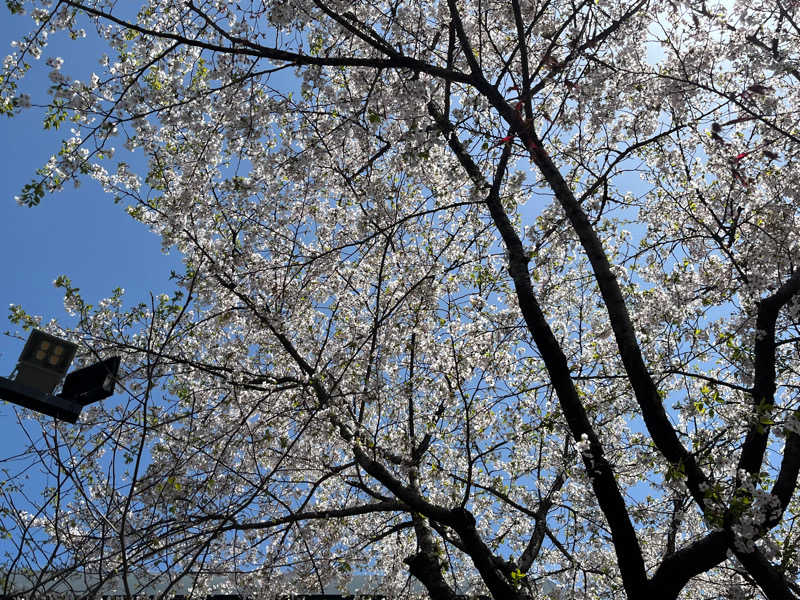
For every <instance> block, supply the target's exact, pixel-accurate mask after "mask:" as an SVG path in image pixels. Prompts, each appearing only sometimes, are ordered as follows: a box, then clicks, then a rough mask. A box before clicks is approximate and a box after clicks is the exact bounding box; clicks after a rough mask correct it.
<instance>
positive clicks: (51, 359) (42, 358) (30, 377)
mask: <svg viewBox="0 0 800 600" xmlns="http://www.w3.org/2000/svg"><path fill="white" fill-rule="evenodd" d="M77 350H78V346H77V345H76V344H73V343H72V342H68V341H67V340H62V339H61V338H57V337H55V336H54V335H50V334H49V333H45V332H44V331H41V330H39V329H34V330H33V331H32V332H31V335H30V337H29V338H28V341H27V342H25V347H24V348H23V349H22V354H20V355H19V361H18V362H17V376H16V377H15V379H14V381H16V382H17V383H21V384H23V385H26V386H28V387H31V388H33V389H35V390H38V391H39V392H41V393H43V394H50V393H52V392H53V390H54V389H55V387H56V386H57V385H58V384H59V383H60V382H61V380H62V379H63V378H64V375H65V374H66V373H67V369H69V366H70V364H71V363H72V359H73V358H75V352H77Z"/></svg>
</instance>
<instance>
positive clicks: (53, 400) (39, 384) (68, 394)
mask: <svg viewBox="0 0 800 600" xmlns="http://www.w3.org/2000/svg"><path fill="white" fill-rule="evenodd" d="M77 350H78V346H76V345H75V344H73V343H72V342H68V341H67V340H62V339H61V338H57V337H55V336H53V335H50V334H49V333H45V332H44V331H40V330H38V329H34V330H33V331H32V332H31V335H30V337H29V338H28V341H27V342H25V347H24V348H23V349H22V353H21V354H20V356H19V361H18V362H17V368H16V369H15V373H16V376H15V377H14V375H13V374H12V377H13V379H12V378H6V377H0V399H3V400H8V401H9V402H13V403H14V404H17V405H19V406H24V407H25V408H30V409H32V410H35V411H37V412H40V413H43V414H45V415H49V416H51V417H55V418H56V419H61V420H62V421H68V422H69V423H75V422H77V420H78V417H79V416H80V413H81V409H83V407H84V406H87V405H88V404H91V403H92V402H97V401H98V400H102V399H104V398H108V397H109V396H110V395H111V394H113V393H114V383H115V381H116V378H117V371H118V370H119V364H120V358H119V356H114V357H111V358H108V359H106V360H103V361H100V362H98V363H95V364H93V365H89V366H88V367H84V368H82V369H78V370H77V371H73V372H72V373H70V374H68V375H66V374H67V370H68V369H69V366H70V364H71V363H72V359H73V358H75V353H76V352H77ZM64 375H66V379H65V380H64V386H63V388H62V390H61V392H60V393H59V394H56V395H53V390H54V389H55V388H56V386H57V385H58V384H59V383H60V382H61V380H62V379H64Z"/></svg>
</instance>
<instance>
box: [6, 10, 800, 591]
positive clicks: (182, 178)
mask: <svg viewBox="0 0 800 600" xmlns="http://www.w3.org/2000/svg"><path fill="white" fill-rule="evenodd" d="M7 5H8V7H9V9H10V11H11V12H12V13H24V14H27V15H30V17H32V19H33V24H34V26H33V29H32V30H31V33H30V34H29V35H28V36H26V37H25V38H24V39H22V40H19V41H18V42H17V43H16V46H15V49H14V53H13V54H11V55H10V56H8V57H7V58H6V59H5V62H4V70H3V76H2V77H3V79H2V83H1V84H0V85H1V86H2V87H1V88H0V90H2V91H1V92H0V93H2V110H3V111H4V112H6V113H7V114H9V115H14V114H17V113H18V112H20V111H22V110H26V109H27V110H33V109H31V108H29V107H30V106H31V104H32V103H33V104H36V100H35V97H33V96H31V95H29V94H28V93H25V92H24V91H23V90H24V89H25V87H24V85H25V81H24V79H23V75H24V74H25V72H26V71H27V70H28V68H29V65H30V64H33V60H34V59H38V58H40V57H42V58H43V59H45V60H46V63H47V65H48V66H49V67H50V68H51V69H52V71H51V73H50V79H51V81H52V88H51V90H50V92H51V97H50V100H49V102H48V103H47V105H46V106H45V107H44V119H45V124H46V125H47V126H50V127H57V126H61V127H62V128H63V129H67V128H69V133H68V134H67V135H66V136H65V139H64V142H63V145H62V147H61V149H60V150H59V151H58V152H57V153H56V154H54V156H53V157H52V159H51V160H50V161H49V162H48V163H47V164H46V165H44V166H43V167H42V169H41V170H40V171H39V172H38V173H37V174H36V175H35V179H34V180H32V181H31V182H30V183H29V184H28V185H26V186H25V187H24V189H23V190H22V192H21V194H20V196H19V198H18V201H19V202H20V203H22V204H27V205H34V204H37V203H38V202H39V201H40V200H41V199H42V198H43V197H44V196H45V195H46V194H47V193H48V192H52V191H55V190H58V189H60V188H61V187H62V186H63V185H66V184H67V183H69V182H72V181H77V180H80V179H82V178H86V177H89V178H93V179H95V180H97V181H99V182H100V183H101V184H102V185H103V186H104V188H105V189H106V190H107V191H108V192H109V194H112V195H113V196H115V197H116V199H118V200H120V201H122V202H123V203H124V204H127V205H128V212H129V213H130V214H131V216H133V217H134V218H135V219H137V220H139V221H141V222H142V223H143V224H144V225H146V226H148V227H149V228H151V229H152V230H153V231H154V232H156V233H157V234H159V235H160V236H161V237H162V240H163V244H164V246H165V247H167V248H175V249H177V250H178V251H179V252H180V253H181V255H182V256H183V257H184V263H185V270H184V272H181V273H177V274H175V275H174V279H175V284H176V287H175V290H173V291H172V292H171V293H169V294H161V295H158V294H154V295H153V296H152V297H151V298H149V299H147V300H146V301H144V302H142V303H140V304H135V303H134V304H133V305H131V304H128V303H127V300H126V299H125V297H124V296H123V292H122V290H116V291H115V292H114V293H113V295H112V296H111V297H110V298H107V299H105V300H102V301H100V302H99V303H96V304H94V305H91V304H89V303H88V302H87V301H85V300H84V299H83V298H82V297H81V296H80V294H79V292H78V290H77V288H76V287H75V286H74V285H73V284H72V282H70V280H69V279H67V278H61V279H59V280H58V281H57V285H59V286H61V287H62V288H64V291H65V306H66V309H67V311H68V312H69V313H70V314H71V315H73V316H74V317H76V319H75V322H76V325H75V326H69V327H67V326H66V325H59V324H58V323H56V322H55V321H53V322H51V323H49V325H46V327H47V328H48V329H49V330H51V331H53V332H55V333H59V334H61V335H65V336H68V337H70V338H71V339H73V340H75V341H77V342H79V343H80V344H81V345H82V348H83V349H84V358H85V359H86V360H92V359H93V358H95V357H105V356H108V355H113V354H119V355H122V357H123V371H124V373H123V376H122V378H121V381H120V386H121V387H122V388H124V390H125V394H124V395H122V396H117V397H115V398H114V399H111V400H108V401H106V402H104V403H102V404H98V405H92V406H91V407H89V408H88V409H86V410H85V411H84V413H83V416H82V418H81V420H80V422H79V423H78V424H77V425H76V426H69V425H62V424H53V423H52V422H50V421H41V422H33V423H29V431H30V436H31V447H30V449H29V453H28V454H27V456H28V458H29V463H30V464H29V467H35V468H38V469H40V470H44V471H45V472H46V473H47V474H48V482H49V487H47V489H46V490H45V491H44V494H43V496H42V500H41V501H37V500H33V499H30V500H29V501H28V502H27V503H24V504H25V506H23V503H22V502H21V501H20V500H19V498H20V495H19V494H20V493H19V492H15V491H13V490H12V489H11V487H7V488H6V489H5V490H4V512H3V520H4V521H3V525H4V528H5V530H6V531H7V532H8V533H9V535H10V536H12V537H13V538H14V540H15V541H14V543H15V546H14V547H15V548H16V549H17V551H16V553H12V554H11V555H9V557H8V559H7V560H6V565H5V568H6V571H7V572H12V573H16V572H20V571H22V570H27V572H32V573H37V574H39V576H38V579H36V581H34V583H33V584H32V585H33V586H34V587H35V589H36V590H40V591H41V590H46V589H47V586H48V585H50V584H52V583H54V582H57V581H58V580H59V578H61V577H62V576H63V574H64V573H67V572H74V571H76V570H79V571H83V572H87V573H88V572H91V573H94V574H96V576H97V578H98V579H97V581H99V582H103V581H106V580H110V579H111V578H113V577H117V576H119V575H123V576H127V575H136V576H137V577H138V578H139V579H138V581H148V582H150V581H152V582H159V583H160V584H161V585H162V586H163V589H164V590H166V591H165V593H168V592H169V591H170V589H172V587H171V586H173V585H174V583H175V582H176V581H178V579H179V578H180V577H181V576H185V575H186V574H190V575H191V577H192V578H193V580H194V581H195V583H196V590H197V591H201V590H203V589H205V588H204V587H203V586H206V588H207V587H209V586H211V585H212V583H210V582H211V581H212V579H213V578H212V576H214V575H218V574H227V575H228V576H229V577H230V579H231V581H232V582H234V584H235V586H236V589H237V590H239V591H240V592H242V593H245V594H247V595H251V596H253V597H260V596H263V595H265V594H266V593H267V592H268V591H269V590H270V589H275V586H276V585H277V582H279V581H285V580H286V578H287V577H288V578H290V579H291V581H292V582H293V584H296V585H297V586H301V587H305V588H308V589H319V588H321V587H322V586H323V585H324V583H325V582H326V581H329V580H330V579H331V578H332V577H334V576H336V577H338V578H339V580H340V581H345V582H346V581H347V580H348V577H350V576H352V575H354V574H371V575H374V579H375V589H380V590H384V591H385V593H391V594H394V595H396V596H401V597H402V596H403V595H404V594H409V593H411V592H410V590H413V589H415V588H414V586H412V585H411V584H410V582H412V581H413V582H415V584H414V585H416V586H422V587H423V588H424V589H425V590H426V591H427V593H428V594H429V596H430V597H431V598H435V599H437V600H438V599H452V598H454V597H455V596H456V595H457V594H461V593H473V594H484V595H488V596H490V597H492V598H496V599H498V600H500V599H503V600H506V599H516V598H564V599H566V598H622V597H627V598H631V599H639V598H651V599H662V598H663V599H675V598H687V599H688V598H768V599H770V600H775V599H779V598H780V599H786V598H798V597H800V586H798V569H799V565H798V551H799V550H800V523H798V522H797V515H798V514H799V513H800V510H799V509H800V501H799V500H798V496H797V493H796V489H797V478H798V471H799V470H800V394H798V391H799V390H800V373H799V372H798V368H797V365H798V340H800V331H799V329H800V266H798V261H800V245H799V244H798V238H799V235H800V209H799V208H798V202H800V195H799V193H798V190H800V170H799V169H798V163H797V161H798V150H799V149H800V139H799V138H798V136H800V130H799V129H798V127H797V123H798V122H800V114H798V108H799V107H800V73H799V72H798V69H800V66H799V65H800V25H799V24H798V23H800V6H799V5H798V2H796V1H794V0H748V1H747V2H740V1H736V2H735V3H733V4H732V3H730V2H726V3H725V4H716V5H715V4H714V3H713V2H712V1H708V2H706V1H702V0H667V1H666V2H652V1H650V0H626V1H621V0H591V1H590V0H585V1H581V0H570V1H567V0H511V1H503V2H493V1H491V0H481V1H477V2H476V1H472V2H459V1H457V0H446V1H445V0H435V1H434V0H413V1H405V2H399V1H394V2H383V1H379V0H373V1H370V2H341V1H339V0H281V1H279V2H275V1H272V0H262V1H259V2H256V1H253V0H244V1H242V2H238V3H233V2H224V1H220V0H188V1H183V2H172V1H166V0H146V1H142V2H141V3H139V4H138V5H136V6H130V5H126V4H125V3H117V2H113V1H111V0H81V1H78V0H7ZM63 35H70V36H72V37H73V38H79V37H82V36H85V35H90V36H93V37H97V38H98V40H100V41H102V42H103V43H105V44H106V45H107V47H108V54H107V55H104V56H103V57H102V58H101V60H100V66H99V67H95V69H99V70H98V72H97V73H95V74H92V75H91V77H88V78H84V79H82V80H74V79H73V78H72V77H71V76H69V75H68V72H69V69H70V59H69V57H64V58H63V59H62V58H60V57H57V56H52V55H50V54H48V52H49V49H48V46H47V43H48V41H49V40H51V39H52V38H54V37H56V36H63ZM115 145H117V146H120V149H119V150H117V153H116V155H115V150H114V148H115ZM128 154H131V157H132V158H131V157H129V156H128ZM142 157H144V158H142ZM123 158H125V159H126V161H123V160H122V159H123ZM137 161H138V164H139V165H140V166H139V167H137V166H136V164H137ZM11 317H12V320H13V321H14V322H15V323H17V324H18V325H20V326H24V327H29V326H31V325H34V324H37V323H38V322H39V321H38V319H37V318H36V317H33V316H31V315H28V314H27V313H26V312H25V311H24V308H23V307H12V314H11ZM23 470H24V469H22V468H19V471H20V472H22V471H23ZM16 482H18V480H17V479H15V478H11V479H9V482H7V485H8V486H11V485H16ZM20 485H21V484H20ZM31 507H32V508H31ZM123 581H124V585H125V590H124V592H125V593H127V594H132V593H135V592H136V589H133V587H132V585H131V584H129V583H128V580H127V579H126V578H125V577H123ZM7 585H8V584H7Z"/></svg>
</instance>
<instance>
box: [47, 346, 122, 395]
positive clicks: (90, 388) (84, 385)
mask: <svg viewBox="0 0 800 600" xmlns="http://www.w3.org/2000/svg"><path fill="white" fill-rule="evenodd" d="M119 363H120V358H119V356H112V357H111V358H107V359H105V360H101V361H100V362H97V363H94V364H93V365H89V366H88V367H84V368H82V369H78V370H77V371H73V372H72V373H70V374H69V375H67V378H66V379H65V380H64V387H63V388H61V393H60V394H58V396H59V397H61V398H67V399H68V400H71V401H72V402H77V403H78V404H80V405H81V406H86V405H88V404H91V403H92V402H97V401H98V400H103V399H105V398H108V397H109V396H111V395H112V394H113V393H114V384H115V383H116V381H117V371H119Z"/></svg>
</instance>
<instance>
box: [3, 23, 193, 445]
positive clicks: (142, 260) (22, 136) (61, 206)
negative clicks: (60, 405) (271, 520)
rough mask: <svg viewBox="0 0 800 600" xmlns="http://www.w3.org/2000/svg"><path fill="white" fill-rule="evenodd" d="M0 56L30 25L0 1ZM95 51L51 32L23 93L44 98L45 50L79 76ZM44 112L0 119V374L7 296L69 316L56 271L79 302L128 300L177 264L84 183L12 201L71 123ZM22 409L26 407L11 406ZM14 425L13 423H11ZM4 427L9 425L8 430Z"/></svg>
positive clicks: (6, 362)
mask: <svg viewBox="0 0 800 600" xmlns="http://www.w3.org/2000/svg"><path fill="white" fill-rule="evenodd" d="M0 15H2V16H1V17H0V57H4V56H5V55H6V54H9V53H11V52H12V51H13V48H12V47H11V46H10V42H11V40H13V39H17V38H18V37H20V36H21V34H22V33H23V32H24V31H25V30H26V29H27V27H28V26H29V24H30V23H31V21H30V18H29V17H26V16H10V15H9V13H8V11H7V10H6V9H5V7H0ZM100 52H102V46H99V45H98V42H97V41H95V40H94V39H93V38H92V36H91V35H89V36H87V37H86V38H85V39H83V40H79V41H77V42H73V41H71V40H68V39H62V38H61V37H57V36H54V38H53V39H52V43H51V45H50V46H48V48H47V50H46V51H45V53H44V55H43V56H42V58H41V59H40V60H39V61H36V62H35V63H34V67H33V69H32V71H31V73H30V74H29V77H28V78H27V79H26V80H25V81H24V82H23V86H22V89H21V91H24V92H27V93H29V94H30V95H31V100H32V102H33V103H34V104H44V103H46V102H47V99H48V96H47V94H46V91H47V87H48V84H49V81H48V80H47V73H48V72H49V68H48V67H47V66H46V65H45V64H44V61H45V59H46V58H47V57H48V56H53V55H55V56H64V57H65V59H66V61H65V64H64V67H63V71H64V72H65V73H66V74H67V75H70V76H72V77H80V76H83V75H84V72H89V71H91V70H92V68H93V67H94V66H95V65H96V64H97V57H98V56H99V53H100ZM42 114H43V111H42V110H41V109H37V108H30V109H28V110H26V111H23V112H22V113H21V114H19V115H17V116H15V117H14V118H7V117H0V140H2V141H3V143H2V145H0V169H2V175H1V176H0V257H2V258H0V281H1V282H2V284H1V285H0V313H1V314H0V323H1V325H0V332H3V333H4V335H2V336H0V376H3V377H8V375H9V374H10V373H11V371H12V370H13V369H14V366H15V365H16V360H17V357H18V356H19V353H20V352H21V350H22V346H23V342H22V341H19V340H17V339H15V338H13V337H8V336H7V335H5V332H6V331H9V330H12V331H14V330H15V329H18V328H17V327H16V326H14V325H12V324H11V323H10V322H9V321H8V319H7V316H8V306H9V304H12V303H13V304H19V305H21V306H22V307H23V308H24V309H25V310H26V311H27V312H28V313H30V314H35V315H41V316H42V318H43V321H45V322H46V321H49V320H50V319H52V318H56V319H58V320H59V321H60V322H63V323H67V324H69V323H70V322H71V321H70V319H69V317H68V316H67V314H66V312H65V310H64V306H63V293H62V290H60V289H56V288H55V287H54V286H53V281H54V280H55V278H56V277H58V276H59V275H67V276H68V277H70V278H71V279H72V282H73V285H75V286H77V287H79V288H80V289H81V294H82V295H83V297H84V298H85V299H86V301H87V302H90V303H94V302H96V301H97V300H99V299H101V298H105V297H107V296H109V295H111V292H112V290H113V289H114V288H115V287H118V286H119V287H123V288H125V290H126V297H127V298H128V301H129V302H131V303H133V302H135V301H138V300H141V299H145V298H147V295H148V292H149V291H150V290H152V291H154V292H162V291H169V290H171V289H172V285H171V284H170V282H169V274H170V270H171V269H178V268H179V267H180V257H179V256H177V255H176V254H175V253H173V254H171V255H164V254H162V252H161V240H160V238H159V237H158V236H156V235H154V234H153V233H151V232H149V231H148V230H147V229H146V228H145V227H144V226H142V225H141V224H140V223H137V222H136V221H134V220H133V219H132V218H131V217H129V216H128V215H127V214H126V213H125V207H124V205H122V204H114V202H113V199H112V197H111V196H109V195H107V194H104V193H103V191H102V189H101V188H100V187H99V186H98V185H96V184H94V183H93V182H91V181H88V180H87V181H85V182H84V184H83V185H81V187H80V188H78V189H75V188H73V187H72V186H71V185H70V186H69V187H65V189H64V191H63V192H61V193H58V194H54V195H49V196H46V197H45V198H44V199H43V201H42V203H41V204H40V205H39V206H36V207H33V208H28V207H24V206H19V205H17V203H16V202H15V200H14V196H15V195H17V194H19V192H20V190H21V188H22V186H23V185H25V184H26V183H28V182H29V181H30V180H31V179H32V178H33V176H34V175H35V171H36V169H37V168H39V167H41V166H42V165H43V164H44V163H45V162H46V161H47V159H48V158H49V157H50V155H51V154H53V153H54V152H56V151H57V150H58V148H59V146H60V140H61V139H62V137H63V136H65V135H66V136H68V135H69V131H68V130H67V131H64V130H61V131H56V132H52V131H45V130H44V129H43V127H42V123H41V120H42ZM19 410H25V409H19ZM0 423H3V424H4V425H5V427H4V435H3V436H2V439H0V460H2V459H3V458H5V457H7V456H10V455H13V454H16V453H17V452H18V451H19V450H21V444H23V443H24V438H22V436H21V435H18V433H20V432H18V429H19V428H18V427H17V426H16V418H15V417H14V407H13V405H9V404H7V403H4V402H0ZM12 423H13V425H12ZM6 432H7V433H6Z"/></svg>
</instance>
